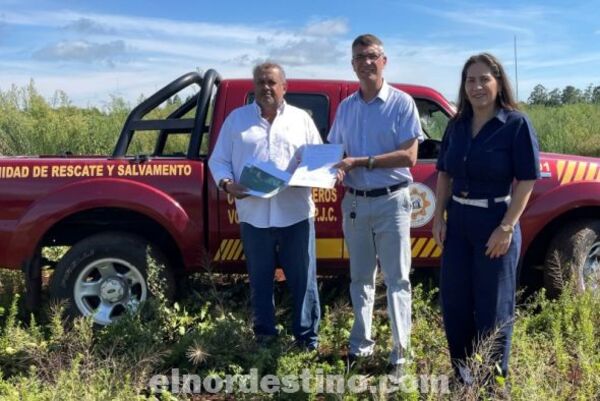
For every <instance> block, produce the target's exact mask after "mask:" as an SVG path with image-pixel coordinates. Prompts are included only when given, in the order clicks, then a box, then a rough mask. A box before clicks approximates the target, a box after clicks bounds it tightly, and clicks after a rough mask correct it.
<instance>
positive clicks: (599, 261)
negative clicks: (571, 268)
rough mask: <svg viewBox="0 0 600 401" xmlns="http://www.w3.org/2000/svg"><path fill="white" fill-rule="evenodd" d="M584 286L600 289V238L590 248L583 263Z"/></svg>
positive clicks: (593, 289)
mask: <svg viewBox="0 0 600 401" xmlns="http://www.w3.org/2000/svg"><path fill="white" fill-rule="evenodd" d="M582 281H583V283H582V284H583V288H584V289H585V288H589V289H591V290H592V291H600V240H598V241H596V242H595V243H594V244H593V245H592V247H591V248H590V252H589V253H588V256H587V258H586V259H585V263H584V265H583V277H582Z"/></svg>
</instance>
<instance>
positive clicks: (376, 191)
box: [348, 181, 408, 198]
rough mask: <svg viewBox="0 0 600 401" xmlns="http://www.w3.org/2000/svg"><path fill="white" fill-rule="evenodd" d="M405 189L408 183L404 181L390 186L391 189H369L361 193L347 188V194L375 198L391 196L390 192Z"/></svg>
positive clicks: (358, 190)
mask: <svg viewBox="0 0 600 401" xmlns="http://www.w3.org/2000/svg"><path fill="white" fill-rule="evenodd" d="M406 187H408V182H407V181H404V182H401V183H400V184H396V185H392V186H391V187H385V188H376V189H369V190H368V191H361V190H360V189H354V188H348V192H350V193H351V194H352V195H357V196H366V197H369V198H375V197H377V196H382V195H387V194H391V193H392V192H396V191H397V190H399V189H402V188H406Z"/></svg>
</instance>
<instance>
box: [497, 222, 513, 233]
mask: <svg viewBox="0 0 600 401" xmlns="http://www.w3.org/2000/svg"><path fill="white" fill-rule="evenodd" d="M499 227H500V229H501V230H502V231H504V232H505V233H511V234H512V233H514V232H515V226H513V225H511V224H506V223H501V224H500V226H499Z"/></svg>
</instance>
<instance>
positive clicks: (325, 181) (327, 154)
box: [288, 144, 344, 188]
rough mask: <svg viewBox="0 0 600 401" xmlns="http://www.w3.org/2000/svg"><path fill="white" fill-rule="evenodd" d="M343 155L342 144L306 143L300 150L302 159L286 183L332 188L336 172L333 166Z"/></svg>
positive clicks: (298, 185)
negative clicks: (301, 150)
mask: <svg viewBox="0 0 600 401" xmlns="http://www.w3.org/2000/svg"><path fill="white" fill-rule="evenodd" d="M343 155H344V148H343V146H342V145H338V144H324V145H306V147H305V148H304V150H303V152H302V161H301V162H300V164H299V165H298V167H297V168H296V171H294V174H293V175H292V178H291V179H290V180H289V182H288V185H290V186H297V187H315V188H333V187H334V186H335V180H336V174H337V169H336V168H334V167H333V166H334V165H335V164H337V163H338V162H339V161H340V160H342V156H343Z"/></svg>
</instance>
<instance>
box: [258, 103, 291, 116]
mask: <svg viewBox="0 0 600 401" xmlns="http://www.w3.org/2000/svg"><path fill="white" fill-rule="evenodd" d="M252 104H253V105H254V110H256V114H257V115H258V116H259V117H260V118H262V112H261V110H260V106H259V105H258V103H256V100H255V101H254V102H252ZM286 105H287V103H286V101H285V100H283V101H282V102H281V104H280V105H279V107H278V108H277V116H280V115H282V114H283V112H284V111H285V106H286Z"/></svg>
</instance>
